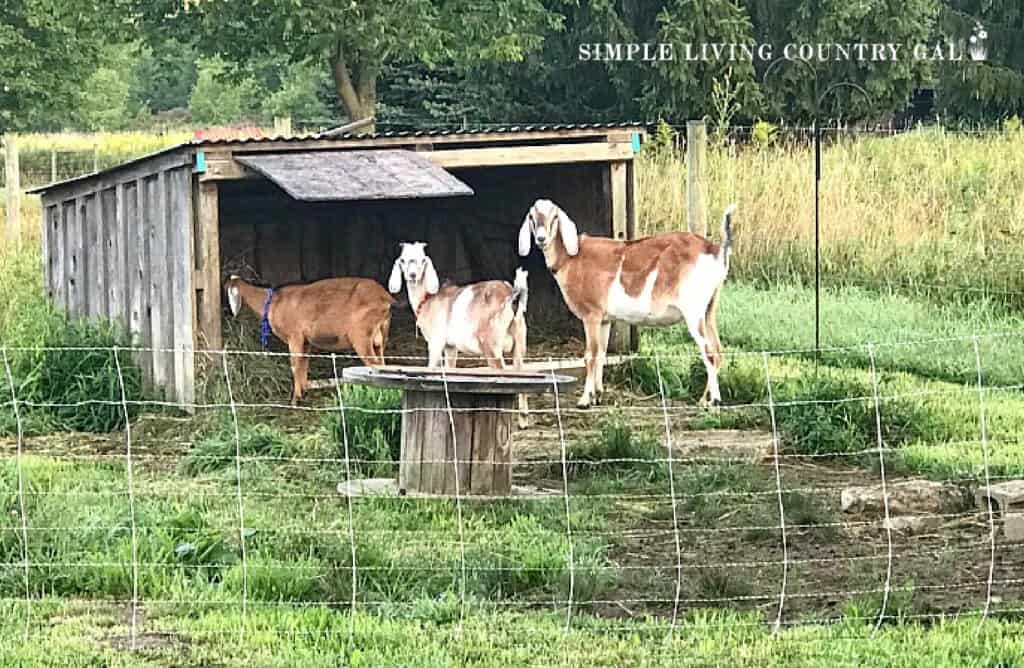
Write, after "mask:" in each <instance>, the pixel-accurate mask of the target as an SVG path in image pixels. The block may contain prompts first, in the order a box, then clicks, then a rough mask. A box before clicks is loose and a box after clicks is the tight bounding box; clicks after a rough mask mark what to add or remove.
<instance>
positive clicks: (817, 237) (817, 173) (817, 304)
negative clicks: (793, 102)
mask: <svg viewBox="0 0 1024 668" xmlns="http://www.w3.org/2000/svg"><path fill="white" fill-rule="evenodd" d="M820 183H821V128H820V127H819V126H818V119H817V117H815V119H814V360H815V363H817V360H818V355H819V354H820V352H821V225H820V220H821V219H820V213H821V211H820V210H821V205H820V195H819V184H820Z"/></svg>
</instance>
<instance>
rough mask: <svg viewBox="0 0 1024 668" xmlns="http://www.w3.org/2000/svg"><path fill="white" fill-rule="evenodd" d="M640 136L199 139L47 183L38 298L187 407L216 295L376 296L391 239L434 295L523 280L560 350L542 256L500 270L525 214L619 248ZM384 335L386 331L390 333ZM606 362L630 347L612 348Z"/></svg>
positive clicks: (634, 129) (543, 329)
mask: <svg viewBox="0 0 1024 668" xmlns="http://www.w3.org/2000/svg"><path fill="white" fill-rule="evenodd" d="M642 132H643V130H642V128H641V127H639V126H635V125H630V124H612V125H576V126H538V127H522V128H504V129H495V130H482V131H461V132H417V133H385V134H376V135H355V134H353V135H342V136H331V137H327V136H323V135H312V136H306V137H276V138H259V139H246V140H203V141H192V142H188V143H185V144H180V145H177V146H173V147H171V148H168V149H165V150H163V151H160V152H158V153H154V154H152V155H149V156H145V157H142V158H139V159H136V160H131V161H128V162H125V163H124V164H121V165H119V166H116V167H113V168H111V169H107V170H105V171H102V172H98V173H94V174H88V175H85V176H82V177H79V178H75V179H70V180H67V181H61V182H58V183H52V184H49V185H46V186H43V187H40V188H38V189H36V190H34V191H33V192H37V193H39V194H41V196H42V205H43V206H42V217H43V221H42V222H43V235H42V238H43V258H44V260H43V264H44V272H45V285H46V289H47V291H48V293H49V295H50V298H51V299H52V300H53V301H54V303H55V304H56V305H57V306H58V307H59V308H61V309H63V310H64V311H66V312H67V313H68V315H69V316H72V317H80V318H95V319H101V318H102V319H109V320H113V321H117V322H120V323H121V324H122V325H123V326H125V327H126V328H127V329H128V330H129V331H130V332H131V333H132V335H133V337H134V343H135V345H137V346H139V347H140V348H142V349H143V351H142V352H140V353H139V357H138V359H139V362H140V364H141V366H142V368H143V372H144V375H145V377H146V378H147V380H149V381H150V382H151V383H152V384H153V385H155V386H156V387H160V388H164V389H165V391H166V393H167V395H168V397H169V398H172V399H173V400H175V401H180V402H183V403H189V402H191V401H192V400H193V397H194V384H195V368H196V367H195V361H196V360H195V353H196V351H202V350H210V349H219V348H221V346H222V345H223V342H222V335H221V331H222V330H221V318H222V313H223V310H224V298H223V289H222V285H223V280H224V279H225V278H226V276H227V274H229V273H235V274H239V275H242V276H243V277H246V278H250V279H253V280H256V281H261V282H262V283H264V284H274V285H276V284H280V283H284V282H290V281H310V280H316V279H319V278H325V277H328V276H368V277H372V278H375V279H377V280H379V281H381V282H382V283H386V281H387V277H388V274H389V272H390V269H391V265H392V262H393V261H394V259H395V257H396V255H397V252H398V246H397V244H398V243H399V242H400V241H426V242H427V244H428V245H427V252H428V253H429V254H430V256H431V257H432V258H433V260H434V263H435V265H436V267H437V270H438V272H439V274H440V275H441V278H442V280H444V279H449V280H452V281H454V282H457V283H465V282H469V281H476V280H484V279H492V278H501V279H505V280H511V278H512V276H513V274H514V271H515V268H516V266H517V263H522V264H525V266H526V267H527V269H529V270H530V307H529V310H528V325H529V327H530V331H531V340H534V341H535V340H537V336H538V335H543V334H547V333H562V334H576V335H579V334H580V333H581V332H582V328H581V327H580V326H579V323H578V322H577V321H576V320H575V318H573V317H572V316H571V314H570V313H569V312H568V310H567V309H566V307H565V305H564V303H563V302H562V298H561V294H560V293H559V291H558V288H557V285H556V284H555V282H554V279H553V278H552V277H551V275H550V273H549V272H548V271H547V269H546V268H545V267H544V265H543V258H542V257H540V256H539V254H538V253H536V251H535V252H534V254H533V255H531V256H530V257H529V258H527V259H526V260H525V261H521V260H520V259H519V258H518V257H517V255H516V237H517V233H518V229H519V225H520V224H521V223H522V220H523V217H524V216H525V214H526V212H527V210H528V208H529V206H530V204H532V203H533V201H534V200H536V199H537V198H540V197H546V198H549V199H552V200H554V201H555V202H557V203H558V204H559V205H560V206H562V207H563V208H564V209H565V210H566V211H567V212H568V213H569V215H571V216H572V217H573V219H574V220H575V221H576V223H577V225H578V226H579V227H580V231H581V232H589V233H591V234H596V235H605V236H614V237H616V238H620V239H627V238H632V237H633V230H634V217H635V203H634V190H635V188H634V174H633V158H634V155H635V153H636V151H637V150H638V149H639V145H640V139H641V137H642ZM394 329H395V327H394V326H393V328H392V331H393V332H394ZM612 336H613V348H617V349H619V350H623V349H626V348H630V347H635V338H636V337H635V336H631V332H630V330H628V329H626V328H623V329H621V330H619V331H615V332H613V335H612Z"/></svg>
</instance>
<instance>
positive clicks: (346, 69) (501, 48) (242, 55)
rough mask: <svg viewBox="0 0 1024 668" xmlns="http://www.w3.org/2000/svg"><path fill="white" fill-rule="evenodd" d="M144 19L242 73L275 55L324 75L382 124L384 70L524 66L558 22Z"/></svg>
mask: <svg viewBox="0 0 1024 668" xmlns="http://www.w3.org/2000/svg"><path fill="white" fill-rule="evenodd" d="M140 9H141V10H142V12H143V14H144V15H145V16H147V17H148V19H144V21H148V25H149V26H151V29H152V26H155V25H164V26H166V25H169V24H176V30H177V31H178V33H179V35H184V36H185V39H188V37H189V36H193V35H194V36H195V37H196V38H197V40H198V44H199V45H200V48H201V49H203V50H204V51H205V52H207V53H211V54H213V53H219V54H222V55H224V56H225V57H227V58H229V59H231V60H233V61H235V62H238V63H247V62H249V61H252V60H254V59H256V58H258V57H261V56H265V55H267V53H268V52H271V53H273V54H275V55H276V56H277V57H278V58H279V59H281V60H282V61H284V62H291V63H306V62H309V63H318V64H320V65H321V66H326V67H327V68H328V70H329V72H330V74H331V79H332V81H333V84H334V89H335V92H336V95H337V98H338V100H339V101H340V102H341V105H342V106H343V107H344V109H345V111H346V113H347V114H348V116H349V118H351V119H362V118H365V117H368V116H373V115H374V113H375V110H376V107H377V98H378V96H377V84H378V80H379V77H380V75H381V71H382V69H383V67H384V66H385V64H389V63H402V62H415V61H420V62H422V63H424V64H426V65H428V66H433V65H435V64H439V63H440V64H452V65H454V66H456V67H469V66H472V65H474V64H476V63H478V62H482V61H521V60H522V59H523V58H524V57H525V55H526V54H528V53H530V52H531V51H533V50H535V49H537V48H538V47H539V46H540V43H541V40H542V38H543V35H544V34H545V32H546V30H548V29H550V28H553V27H557V25H558V21H559V19H560V15H559V14H557V13H556V12H552V11H549V10H548V9H546V8H545V7H544V5H543V2H542V0H495V1H494V2H490V3H481V2H479V0H393V1H392V2H388V3H383V2H379V0H328V1H327V2H317V1H314V0H253V1H252V2H246V3H240V2H235V1H233V0H201V1H199V2H190V3H188V7H184V6H183V4H182V2H181V0H178V2H172V1H171V0H161V1H160V2H154V3H140Z"/></svg>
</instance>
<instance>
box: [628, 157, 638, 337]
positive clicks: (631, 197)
mask: <svg viewBox="0 0 1024 668" xmlns="http://www.w3.org/2000/svg"><path fill="white" fill-rule="evenodd" d="M636 199H637V192H636V164H635V163H634V162H632V161H630V162H627V163H626V238H627V239H636ZM639 349H640V329H639V328H638V327H635V326H633V327H630V328H629V350H630V352H637V351H638V350H639Z"/></svg>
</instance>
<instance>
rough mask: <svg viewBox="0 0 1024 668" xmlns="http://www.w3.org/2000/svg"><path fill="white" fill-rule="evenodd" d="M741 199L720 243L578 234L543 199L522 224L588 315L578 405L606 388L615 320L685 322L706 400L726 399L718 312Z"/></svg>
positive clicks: (680, 235)
mask: <svg viewBox="0 0 1024 668" xmlns="http://www.w3.org/2000/svg"><path fill="white" fill-rule="evenodd" d="M735 209H736V207H735V205H731V206H729V207H728V208H727V209H726V210H725V214H724V216H723V217H722V244H721V245H720V246H719V245H715V244H713V243H711V242H710V241H708V240H707V239H705V238H704V237H701V236H698V235H696V234H690V233H688V232H670V233H666V234H658V235H655V236H652V237H647V238H644V239H636V240H632V241H617V240H615V239H609V238H606V237H592V236H590V235H587V234H582V235H581V234H579V233H578V231H577V228H576V224H575V223H574V222H573V221H572V219H571V218H569V216H568V215H566V213H565V211H563V210H562V209H561V208H560V207H558V205H556V204H555V203H554V202H552V201H550V200H546V199H539V200H537V201H536V202H534V204H533V206H532V207H530V210H529V212H528V213H527V214H526V219H525V220H523V224H522V227H521V228H520V230H519V254H520V255H523V256H525V255H528V254H529V252H530V237H531V236H532V237H533V239H534V241H536V243H537V246H538V247H539V248H540V249H541V250H542V251H543V253H544V260H545V262H546V264H547V266H548V269H550V270H551V273H552V274H554V277H555V280H556V281H557V283H558V287H559V288H560V289H561V291H562V297H563V298H564V299H565V303H566V305H567V306H568V307H569V310H570V311H572V313H573V314H574V315H575V316H576V317H577V318H579V319H580V320H582V321H583V329H584V332H585V333H586V339H587V344H586V346H587V347H586V352H585V354H584V361H585V363H586V368H587V380H586V384H585V386H584V388H583V395H582V396H581V397H580V400H579V402H578V405H579V406H580V407H586V406H589V405H590V404H591V403H592V402H593V401H595V400H600V397H601V394H602V393H603V392H604V386H603V382H602V376H603V373H604V364H605V358H606V354H607V349H608V335H609V331H610V329H611V323H612V322H613V321H618V322H623V323H627V324H630V325H651V326H656V327H664V326H668V325H674V324H676V323H679V322H685V323H686V326H687V328H688V329H689V331H690V336H692V337H693V340H694V341H695V342H696V343H697V347H698V348H699V349H700V353H701V357H702V358H703V360H704V367H705V368H706V369H707V374H708V381H707V386H706V388H705V389H704V396H703V397H702V398H701V403H707V402H708V401H709V399H710V403H712V404H715V403H718V402H720V401H721V393H720V391H719V388H718V369H719V368H720V367H721V365H722V344H721V341H719V339H718V325H717V323H716V313H717V310H718V297H719V291H720V289H721V286H722V283H723V282H724V281H725V277H726V275H727V274H728V272H729V253H730V246H731V243H732V235H731V232H730V229H729V226H730V221H731V218H732V214H733V212H734V211H735Z"/></svg>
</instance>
